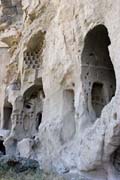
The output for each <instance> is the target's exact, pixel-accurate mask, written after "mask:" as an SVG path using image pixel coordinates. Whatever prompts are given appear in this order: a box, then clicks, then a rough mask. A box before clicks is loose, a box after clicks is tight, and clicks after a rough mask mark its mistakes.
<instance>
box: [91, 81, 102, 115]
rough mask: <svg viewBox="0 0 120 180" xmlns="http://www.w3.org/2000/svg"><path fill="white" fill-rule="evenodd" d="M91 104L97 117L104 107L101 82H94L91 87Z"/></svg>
mask: <svg viewBox="0 0 120 180" xmlns="http://www.w3.org/2000/svg"><path fill="white" fill-rule="evenodd" d="M91 96H92V106H93V109H94V110H95V112H96V117H99V116H100V114H101V111H102V109H103V107H104V105H105V104H104V99H105V95H104V86H103V84H102V83H94V84H93V87H92V93H91Z"/></svg>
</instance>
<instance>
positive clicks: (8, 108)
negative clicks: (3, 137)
mask: <svg viewBox="0 0 120 180" xmlns="http://www.w3.org/2000/svg"><path fill="white" fill-rule="evenodd" d="M12 109H13V108H12V104H11V103H9V102H7V103H5V105H4V108H3V119H4V122H3V129H11V126H12V123H11V114H12Z"/></svg>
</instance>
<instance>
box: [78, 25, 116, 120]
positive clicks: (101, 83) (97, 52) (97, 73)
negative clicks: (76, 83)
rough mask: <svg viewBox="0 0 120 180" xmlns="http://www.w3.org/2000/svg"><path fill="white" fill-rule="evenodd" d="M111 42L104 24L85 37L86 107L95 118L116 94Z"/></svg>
mask: <svg viewBox="0 0 120 180" xmlns="http://www.w3.org/2000/svg"><path fill="white" fill-rule="evenodd" d="M110 44H111V41H110V38H109V36H108V31H107V28H106V27H105V26H104V25H97V26H96V27H94V28H93V29H92V30H90V31H89V32H88V33H87V35H86V37H85V42H84V48H83V52H82V59H81V62H82V64H81V66H82V83H83V90H84V95H85V99H86V104H87V106H86V107H87V110H88V112H89V113H90V115H91V117H92V119H94V120H95V119H96V118H97V117H100V115H101V111H102V109H103V107H104V106H105V105H106V104H108V103H109V102H110V100H111V98H112V97H113V96H114V95H115V90H116V78H115V72H114V67H113V64H112V61H111V58H110V55H109V49H108V46H109V45H110Z"/></svg>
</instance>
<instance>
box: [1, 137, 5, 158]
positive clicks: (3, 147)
mask: <svg viewBox="0 0 120 180" xmlns="http://www.w3.org/2000/svg"><path fill="white" fill-rule="evenodd" d="M5 154H6V150H5V146H4V141H3V140H0V155H5Z"/></svg>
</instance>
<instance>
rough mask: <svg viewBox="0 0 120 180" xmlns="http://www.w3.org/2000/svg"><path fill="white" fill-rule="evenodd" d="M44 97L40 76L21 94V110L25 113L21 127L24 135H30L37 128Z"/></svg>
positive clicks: (39, 122) (40, 119)
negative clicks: (22, 101) (22, 100)
mask: <svg viewBox="0 0 120 180" xmlns="http://www.w3.org/2000/svg"><path fill="white" fill-rule="evenodd" d="M44 98H45V94H44V91H43V84H42V79H41V78H40V79H38V80H37V81H36V84H34V85H32V86H31V87H29V88H28V89H27V90H26V91H25V93H24V95H23V99H24V105H23V111H24V114H25V118H24V120H23V127H24V130H25V131H26V136H32V135H33V134H35V133H36V131H38V130H39V126H40V124H41V122H42V112H43V102H44Z"/></svg>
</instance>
